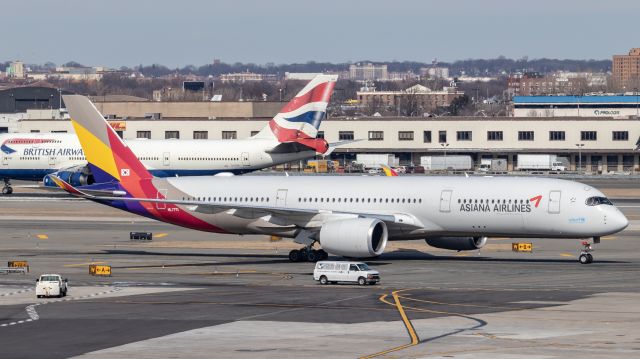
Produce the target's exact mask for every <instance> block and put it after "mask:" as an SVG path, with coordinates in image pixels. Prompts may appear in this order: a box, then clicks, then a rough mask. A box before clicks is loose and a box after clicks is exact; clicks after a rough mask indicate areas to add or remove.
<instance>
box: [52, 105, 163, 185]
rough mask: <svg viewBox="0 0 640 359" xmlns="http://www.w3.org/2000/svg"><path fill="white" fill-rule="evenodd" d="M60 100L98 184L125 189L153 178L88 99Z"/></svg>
mask: <svg viewBox="0 0 640 359" xmlns="http://www.w3.org/2000/svg"><path fill="white" fill-rule="evenodd" d="M63 99H64V103H65V105H66V107H67V109H68V110H69V116H70V117H71V123H72V124H73V128H74V129H75V132H76V135H77V136H78V140H80V145H81V146H82V150H83V151H84V155H85V157H86V158H87V162H88V163H89V168H90V169H91V173H92V174H93V177H94V179H95V181H96V182H97V183H120V184H122V186H123V187H124V188H127V187H128V184H136V186H137V184H138V183H140V181H141V180H144V179H151V178H153V176H152V175H151V174H150V173H149V171H147V169H146V168H145V167H144V165H143V164H142V163H141V162H140V161H139V160H138V158H137V157H136V155H135V154H134V153H133V152H132V151H131V149H129V147H127V145H125V143H124V142H123V141H122V140H121V139H120V137H119V136H118V135H117V134H116V132H115V131H114V130H113V128H111V126H110V125H109V123H107V121H106V120H105V119H104V117H103V116H102V115H101V114H100V112H99V111H98V109H97V108H96V107H95V106H94V105H93V103H91V101H90V100H89V99H88V98H87V97H85V96H80V95H63Z"/></svg>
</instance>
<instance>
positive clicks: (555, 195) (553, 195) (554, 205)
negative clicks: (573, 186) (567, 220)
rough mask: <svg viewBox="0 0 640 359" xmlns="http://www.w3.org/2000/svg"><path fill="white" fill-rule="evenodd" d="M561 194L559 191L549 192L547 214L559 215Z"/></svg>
mask: <svg viewBox="0 0 640 359" xmlns="http://www.w3.org/2000/svg"><path fill="white" fill-rule="evenodd" d="M561 195H562V192H560V191H551V192H549V213H551V214H558V213H560V198H561Z"/></svg>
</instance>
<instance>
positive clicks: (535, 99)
mask: <svg viewBox="0 0 640 359" xmlns="http://www.w3.org/2000/svg"><path fill="white" fill-rule="evenodd" d="M637 102H638V96H634V95H631V96H514V97H513V103H514V104H547V103H548V104H555V103H575V104H578V103H585V104H588V103H637Z"/></svg>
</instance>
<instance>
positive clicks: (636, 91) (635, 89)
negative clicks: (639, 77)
mask: <svg viewBox="0 0 640 359" xmlns="http://www.w3.org/2000/svg"><path fill="white" fill-rule="evenodd" d="M633 90H634V91H635V93H636V116H638V88H637V87H636V88H634V89H633Z"/></svg>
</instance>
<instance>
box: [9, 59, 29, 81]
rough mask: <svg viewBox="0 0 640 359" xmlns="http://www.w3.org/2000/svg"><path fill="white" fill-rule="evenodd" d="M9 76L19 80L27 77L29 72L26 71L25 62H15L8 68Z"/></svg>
mask: <svg viewBox="0 0 640 359" xmlns="http://www.w3.org/2000/svg"><path fill="white" fill-rule="evenodd" d="M7 76H9V77H13V78H19V79H23V78H25V77H27V71H26V70H25V67H24V62H22V61H14V62H12V63H11V64H9V67H7Z"/></svg>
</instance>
